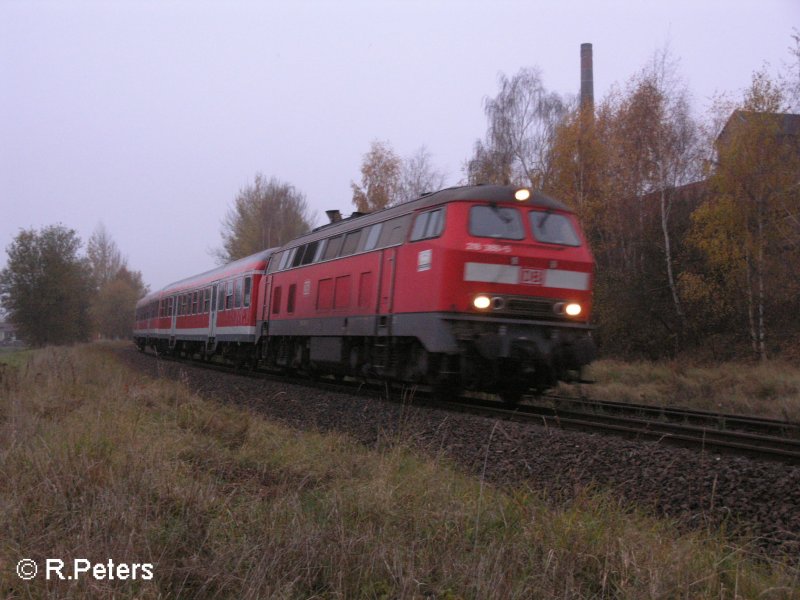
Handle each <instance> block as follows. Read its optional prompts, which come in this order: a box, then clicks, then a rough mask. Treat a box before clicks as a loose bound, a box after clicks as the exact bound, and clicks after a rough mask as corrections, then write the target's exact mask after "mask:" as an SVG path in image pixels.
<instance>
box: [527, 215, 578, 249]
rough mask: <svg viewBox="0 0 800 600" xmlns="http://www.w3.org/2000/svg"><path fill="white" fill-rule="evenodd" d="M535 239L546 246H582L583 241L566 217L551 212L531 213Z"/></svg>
mask: <svg viewBox="0 0 800 600" xmlns="http://www.w3.org/2000/svg"><path fill="white" fill-rule="evenodd" d="M530 219H531V229H533V237H535V238H536V239H537V240H538V241H540V242H545V243H546V244H560V245H562V246H580V245H581V240H580V238H579V237H578V234H577V233H575V228H574V227H573V226H572V223H571V222H570V220H569V219H568V218H567V217H565V216H564V215H560V214H558V213H554V212H551V211H538V210H532V211H531V212H530Z"/></svg>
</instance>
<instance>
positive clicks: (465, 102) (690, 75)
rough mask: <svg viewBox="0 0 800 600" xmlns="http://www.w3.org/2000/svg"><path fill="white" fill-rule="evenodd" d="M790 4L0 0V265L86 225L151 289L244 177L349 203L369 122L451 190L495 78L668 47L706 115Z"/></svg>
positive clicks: (604, 83)
mask: <svg viewBox="0 0 800 600" xmlns="http://www.w3.org/2000/svg"><path fill="white" fill-rule="evenodd" d="M797 27H800V2H798V0H752V1H750V0H748V1H744V0H738V1H737V0H727V1H721V0H720V1H705V0H677V1H670V2H663V1H659V2H655V1H642V0H637V1H635V2H634V1H630V2H622V1H602V0H585V1H578V0H574V1H569V0H566V1H564V0H562V1H558V2H556V1H544V0H542V1H534V0H527V1H513V0H505V1H503V0H500V1H498V0H494V1H489V0H487V1H478V0H475V1H469V0H454V1H449V0H428V1H413V0H407V1H403V2H401V1H380V0H369V1H363V2H362V1H355V0H340V1H336V2H334V1H324V0H317V1H310V0H309V1H293V2H288V1H287V2H268V1H263V2H231V1H226V2H222V1H220V2H199V1H192V2H178V1H155V0H148V1H118V2H112V1H103V2H85V1H67V0H60V1H56V2H37V1H35V0H18V1H17V0H0V250H2V252H0V267H2V266H4V265H5V261H6V255H5V248H6V247H7V246H8V245H9V244H10V243H11V241H12V240H13V238H14V236H15V235H16V234H17V233H18V232H19V230H20V229H22V228H30V227H35V228H39V227H42V226H44V225H48V224H52V223H58V222H60V223H63V224H64V225H67V226H69V227H72V228H74V229H76V230H77V231H78V233H79V234H80V236H81V237H82V238H83V240H84V242H85V241H86V240H87V239H88V237H89V236H90V235H91V233H92V231H93V230H94V228H95V227H96V225H97V224H98V223H99V222H101V221H102V222H103V223H104V224H105V226H106V228H107V229H108V231H109V233H110V234H111V235H112V237H113V238H114V239H115V241H116V242H117V244H118V245H119V247H120V249H121V250H122V252H123V253H124V254H125V255H126V256H127V257H128V259H129V264H130V266H131V267H132V268H134V269H138V270H141V271H142V273H143V275H144V279H145V281H146V282H147V283H149V284H150V285H151V287H152V288H153V289H156V288H159V287H162V286H163V285H165V284H166V283H168V282H170V281H172V280H175V279H180V278H183V277H185V276H187V275H190V274H192V273H194V272H199V271H203V270H205V269H208V268H211V267H212V266H213V265H214V260H213V258H212V257H211V256H210V254H209V250H210V249H212V248H214V247H218V246H219V245H220V243H221V242H220V235H219V230H220V221H221V220H222V218H223V216H224V214H225V211H226V210H227V208H228V206H229V205H230V203H231V201H232V199H233V198H234V196H235V195H236V193H237V191H238V190H239V189H240V188H241V187H243V186H245V185H247V184H249V183H250V182H252V181H253V178H254V176H255V174H256V172H259V171H260V172H262V173H263V174H264V175H265V176H267V177H270V176H275V177H278V178H280V179H282V180H284V181H287V182H289V183H291V184H293V185H294V186H295V187H296V188H297V189H299V190H300V191H302V192H303V193H305V194H306V197H307V199H308V202H309V205H310V206H311V207H312V208H313V209H314V210H315V211H317V213H318V215H319V216H318V219H319V221H318V222H322V219H324V210H325V209H328V208H339V209H342V210H343V212H350V211H351V210H352V205H351V203H350V200H351V195H352V194H351V189H350V182H351V180H357V179H358V178H359V167H360V163H361V158H362V155H363V154H364V153H365V152H366V151H367V150H368V148H369V144H370V142H371V141H372V140H374V139H382V140H388V141H389V142H390V143H391V144H392V146H393V147H394V148H395V150H396V151H397V152H398V153H399V154H401V155H408V154H411V153H412V152H414V151H415V150H417V149H418V148H419V147H420V146H421V145H423V144H424V145H426V146H427V148H428V150H429V151H430V153H431V154H432V158H433V162H434V163H435V165H436V166H437V167H438V168H439V169H440V170H442V171H444V172H445V173H446V175H447V183H448V184H449V185H452V184H457V183H459V181H460V180H461V179H462V177H463V173H462V164H463V162H464V161H465V160H466V159H467V157H468V156H469V154H470V151H471V149H472V146H473V144H474V142H475V140H476V139H477V138H479V137H481V136H483V134H484V132H485V127H486V121H485V116H484V113H483V108H482V106H483V100H484V98H485V97H487V96H492V95H494V94H495V93H496V91H497V77H498V74H499V73H501V72H503V73H505V74H507V75H513V74H514V73H516V72H517V71H518V70H519V69H520V68H522V67H525V66H533V65H538V66H539V67H540V68H541V70H542V73H543V76H544V82H545V85H546V86H547V87H548V88H549V89H551V90H553V91H556V92H558V93H561V94H576V93H577V92H578V90H579V87H580V62H579V53H580V44H581V43H582V42H591V43H592V44H593V45H594V81H595V98H596V100H598V101H599V100H600V99H602V98H603V97H604V96H605V95H606V94H607V93H608V91H609V89H610V87H611V86H612V85H614V84H619V85H624V83H625V82H626V81H627V80H628V79H629V78H630V77H631V76H632V75H633V74H634V73H635V72H636V71H637V70H639V69H640V68H641V67H643V66H644V65H645V63H646V62H647V61H648V59H650V58H651V57H652V56H653V53H654V52H655V51H656V50H659V49H662V48H663V47H664V46H665V45H666V44H669V47H670V50H671V52H672V54H673V56H674V57H676V58H678V59H679V60H680V66H679V72H680V74H681V75H682V76H683V77H684V78H685V80H686V82H687V84H688V86H689V88H690V90H691V91H692V93H693V95H694V98H695V105H696V107H697V110H698V112H701V111H703V110H704V109H705V108H706V107H707V105H708V103H709V102H708V100H709V98H710V97H711V96H712V95H713V94H715V93H716V92H731V93H734V94H737V93H739V92H740V91H741V90H742V89H743V88H745V87H746V86H747V85H748V84H749V82H750V76H751V74H752V72H753V71H754V70H756V69H758V68H760V67H761V66H762V64H763V63H764V62H765V61H767V62H769V63H770V64H771V65H772V70H773V71H775V70H777V68H778V67H779V66H780V65H781V63H782V62H787V61H788V60H789V52H788V48H789V46H790V45H791V43H792V40H791V34H792V31H793V28H797Z"/></svg>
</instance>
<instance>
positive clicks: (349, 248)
mask: <svg viewBox="0 0 800 600" xmlns="http://www.w3.org/2000/svg"><path fill="white" fill-rule="evenodd" d="M360 238H361V230H360V229H359V230H358V231H351V232H350V233H348V234H345V236H344V244H342V251H341V253H340V254H339V256H350V255H351V254H353V253H354V252H355V251H356V248H358V240H359V239H360Z"/></svg>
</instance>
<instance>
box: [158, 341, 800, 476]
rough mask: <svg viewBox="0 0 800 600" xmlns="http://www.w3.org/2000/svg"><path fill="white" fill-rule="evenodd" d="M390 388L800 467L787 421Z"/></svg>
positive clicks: (482, 409)
mask: <svg viewBox="0 0 800 600" xmlns="http://www.w3.org/2000/svg"><path fill="white" fill-rule="evenodd" d="M158 359H159V360H168V361H175V362H179V363H183V364H189V365H192V366H196V367H201V368H207V369H212V370H215V371H220V372H226V373H232V374H238V375H246V376H250V377H260V378H266V379H279V380H281V381H285V382H287V383H293V384H298V385H305V386H311V387H315V388H317V389H323V390H328V391H333V392H344V393H348V394H359V395H370V396H374V395H375V393H376V392H384V391H386V390H387V388H386V386H385V385H384V386H378V385H375V386H365V385H364V383H363V382H360V383H359V382H355V381H334V380H333V379H310V378H300V377H291V376H287V375H285V374H275V373H271V372H267V371H260V370H255V371H253V370H248V371H245V370H240V369H235V368H233V367H231V366H227V365H222V364H219V363H208V362H201V361H194V360H192V361H188V360H183V359H177V358H173V357H158ZM392 391H393V392H394V393H393V394H392V393H388V394H387V395H389V396H392V395H394V396H395V397H397V398H400V399H402V401H403V402H409V403H412V404H414V405H418V406H430V407H434V408H445V409H447V410H455V411H461V412H470V413H473V414H480V415H483V416H489V417H494V418H504V419H511V420H517V421H526V422H530V423H535V424H539V425H542V426H545V427H554V428H561V429H571V430H578V431H585V432H592V433H605V434H613V435H618V436H624V437H626V438H629V439H637V440H645V441H653V442H657V443H664V444H670V445H675V446H681V447H685V448H692V449H695V450H699V451H702V452H708V453H720V454H736V455H740V456H748V457H750V458H757V459H761V460H771V461H780V462H783V463H787V464H791V465H800V424H798V423H792V422H789V421H779V420H775V419H765V418H760V417H747V416H742V415H731V414H720V413H713V412H708V411H700V410H694V409H681V408H672V407H654V406H648V405H642V404H627V403H624V402H610V401H595V400H590V399H587V398H571V397H561V396H548V397H546V398H548V399H549V401H550V403H549V404H548V405H544V404H542V403H541V399H538V400H533V401H532V402H533V403H529V402H528V403H521V404H518V405H516V406H509V405H507V404H503V403H502V402H500V401H496V400H489V399H482V398H474V397H468V396H462V397H460V398H458V399H453V400H439V399H435V398H433V397H432V395H431V394H430V390H429V389H427V388H426V387H424V386H419V387H415V388H408V387H403V388H394V389H393V390H392Z"/></svg>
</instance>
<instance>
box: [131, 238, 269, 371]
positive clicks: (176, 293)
mask: <svg viewBox="0 0 800 600" xmlns="http://www.w3.org/2000/svg"><path fill="white" fill-rule="evenodd" d="M271 254H272V250H263V251H261V252H258V253H257V254H253V255H252V256H248V257H246V258H243V259H241V260H237V261H236V262H233V263H230V264H228V265H225V266H222V267H219V268H217V269H213V270H211V271H207V272H205V273H202V274H200V275H196V276H194V277H189V278H188V279H183V280H181V281H177V282H175V283H172V284H170V285H168V286H167V287H165V288H164V289H163V290H161V291H159V292H156V293H153V294H150V295H148V296H146V297H145V298H143V299H142V300H140V301H139V304H138V305H137V319H136V330H135V331H134V339H135V340H136V343H137V344H138V345H139V347H140V348H142V349H143V348H144V347H146V346H151V347H153V348H155V349H156V350H157V351H159V352H162V353H180V354H184V355H193V354H199V355H200V356H201V357H203V358H207V357H210V356H211V355H214V354H217V353H220V354H225V355H228V354H231V353H235V354H237V355H249V354H250V353H251V348H252V347H253V346H254V345H255V344H256V341H257V338H258V335H257V334H258V332H257V328H256V321H257V319H256V317H257V309H258V307H257V303H258V288H259V286H261V285H262V284H263V277H264V272H265V270H266V266H267V262H268V260H269V257H270V255H271ZM140 316H141V317H146V318H142V319H140V318H139V317H140Z"/></svg>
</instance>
